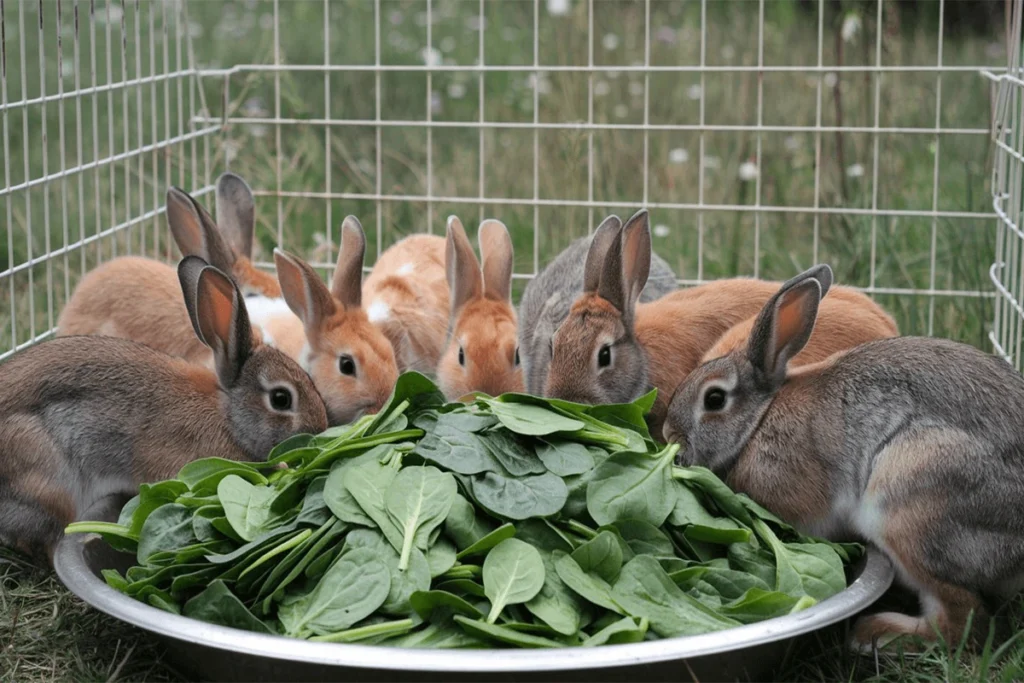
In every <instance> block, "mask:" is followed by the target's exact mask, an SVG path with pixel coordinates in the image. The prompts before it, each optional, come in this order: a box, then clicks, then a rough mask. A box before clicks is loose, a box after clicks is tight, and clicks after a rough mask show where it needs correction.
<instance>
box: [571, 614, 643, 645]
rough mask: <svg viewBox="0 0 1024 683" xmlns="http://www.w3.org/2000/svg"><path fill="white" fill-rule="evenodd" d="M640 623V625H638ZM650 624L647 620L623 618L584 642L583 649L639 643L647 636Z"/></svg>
mask: <svg viewBox="0 0 1024 683" xmlns="http://www.w3.org/2000/svg"><path fill="white" fill-rule="evenodd" d="M638 621H639V623H637V622H638ZM649 624H650V622H648V621H647V619H643V618H642V619H639V620H635V619H633V617H623V618H622V619H619V620H618V621H615V622H612V623H611V624H608V625H607V626H605V627H604V628H603V629H601V630H600V631H598V632H597V633H595V634H594V635H592V636H590V637H589V638H587V639H586V640H584V641H583V642H582V643H580V645H581V646H582V647H596V646H598V645H618V644H622V643H639V642H642V641H643V639H644V636H646V635H647V628H648V626H649Z"/></svg>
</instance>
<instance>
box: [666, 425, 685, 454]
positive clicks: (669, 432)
mask: <svg viewBox="0 0 1024 683" xmlns="http://www.w3.org/2000/svg"><path fill="white" fill-rule="evenodd" d="M661 435H662V437H664V439H665V443H677V444H679V446H680V450H682V449H685V448H686V437H684V436H683V435H681V434H680V433H679V432H677V431H676V430H675V429H673V428H672V425H671V424H669V423H668V422H666V423H665V426H664V427H663V428H662V430H661Z"/></svg>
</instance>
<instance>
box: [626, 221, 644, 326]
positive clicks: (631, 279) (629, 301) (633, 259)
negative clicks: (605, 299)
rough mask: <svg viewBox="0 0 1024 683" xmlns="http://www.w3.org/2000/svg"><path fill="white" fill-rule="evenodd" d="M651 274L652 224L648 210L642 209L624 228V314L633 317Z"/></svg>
mask: <svg viewBox="0 0 1024 683" xmlns="http://www.w3.org/2000/svg"><path fill="white" fill-rule="evenodd" d="M650 274H651V224H650V219H649V217H648V214H647V209H640V210H639V211H637V212H636V213H635V214H633V217H632V218H630V219H629V220H628V221H626V225H625V227H624V228H622V283H623V286H624V292H623V295H624V299H625V301H624V308H623V309H622V310H623V312H624V313H627V314H628V315H632V312H633V309H634V308H635V307H636V302H637V301H638V300H639V299H640V293H641V292H642V291H643V290H644V287H645V286H646V285H647V277H648V276H649V275H650Z"/></svg>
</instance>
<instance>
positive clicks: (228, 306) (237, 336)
mask: <svg viewBox="0 0 1024 683" xmlns="http://www.w3.org/2000/svg"><path fill="white" fill-rule="evenodd" d="M196 319H197V321H198V323H199V330H200V332H201V336H202V339H203V342H204V343H206V345H207V346H209V347H210V348H211V349H212V350H213V360H214V365H215V366H216V368H217V376H218V377H219V378H220V382H221V384H222V385H224V386H231V385H233V384H234V383H235V382H237V381H238V378H239V376H240V375H241V374H242V368H243V366H244V365H245V362H246V361H247V360H248V359H249V356H250V355H251V354H252V325H251V324H250V323H249V314H248V312H247V311H246V310H245V303H244V302H243V301H242V294H241V292H239V291H238V288H237V287H236V286H235V283H234V282H232V280H231V278H229V277H228V276H227V275H225V274H224V273H222V272H220V271H219V270H217V269H216V268H214V267H213V266H206V267H205V268H203V270H202V271H201V272H200V273H199V281H198V283H197V287H196Z"/></svg>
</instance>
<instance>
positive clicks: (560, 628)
mask: <svg viewBox="0 0 1024 683" xmlns="http://www.w3.org/2000/svg"><path fill="white" fill-rule="evenodd" d="M540 555H541V560H542V561H543V562H544V585H542V586H541V589H540V592H539V593H537V595H535V596H534V597H533V599H532V600H530V601H529V602H527V603H526V609H528V610H529V611H530V613H531V614H533V616H535V617H537V618H538V619H540V620H541V621H543V622H544V623H545V624H547V625H548V626H550V627H551V628H552V629H554V630H555V631H557V632H558V633H561V634H562V635H565V636H571V635H574V634H575V633H576V632H577V631H579V630H580V625H581V621H582V615H583V611H584V603H583V600H582V599H581V598H579V596H577V595H576V593H574V592H573V591H571V590H569V588H568V587H567V586H566V585H565V584H564V583H562V580H561V579H560V578H558V571H557V570H556V569H555V560H554V558H553V556H552V554H551V553H550V552H542V553H541V554H540Z"/></svg>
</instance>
